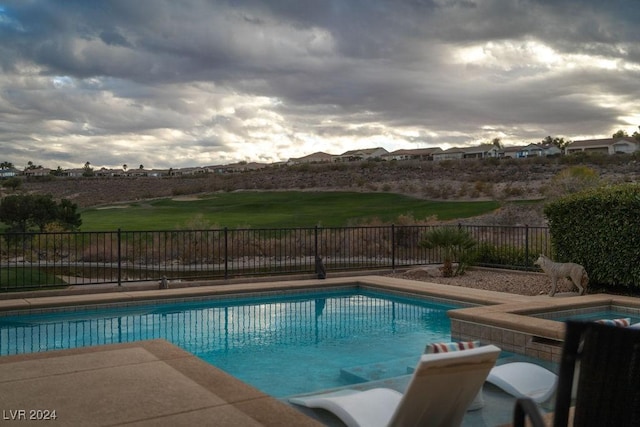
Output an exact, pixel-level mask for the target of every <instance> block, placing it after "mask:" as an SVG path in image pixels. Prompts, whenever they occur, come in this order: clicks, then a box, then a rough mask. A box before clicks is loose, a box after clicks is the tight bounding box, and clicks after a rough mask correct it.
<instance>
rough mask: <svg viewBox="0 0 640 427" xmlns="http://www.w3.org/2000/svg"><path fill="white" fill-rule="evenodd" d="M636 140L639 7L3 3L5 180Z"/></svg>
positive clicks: (0, 140) (0, 95) (429, 0)
mask: <svg viewBox="0 0 640 427" xmlns="http://www.w3.org/2000/svg"><path fill="white" fill-rule="evenodd" d="M638 125H640V5H639V4H638V1H637V0H609V1H602V0H593V1H561V0H539V1H533V0H317V1H311V0H226V1H216V0H135V1H134V0H101V1H97V0H0V161H9V162H12V163H13V164H14V165H15V166H17V167H19V168H22V167H24V166H25V165H26V164H27V162H28V161H32V162H33V163H36V164H42V165H43V166H46V167H51V168H55V167H57V166H61V167H63V168H71V167H82V166H83V165H84V164H85V162H90V163H91V164H92V165H93V166H94V167H101V166H106V167H121V166H122V165H123V164H127V165H128V166H129V167H136V168H137V167H138V166H139V165H141V164H142V165H144V166H145V167H146V168H149V169H151V168H169V167H173V168H178V167H188V166H204V165H215V164H225V163H232V162H236V161H241V160H246V161H260V162H272V161H279V160H287V159H289V158H291V157H300V156H303V155H306V154H310V153H313V152H316V151H324V152H327V153H331V154H341V153H342V152H344V151H346V150H349V149H355V148H366V147H377V146H382V147H384V148H386V149H387V150H389V151H392V150H396V149H400V148H422V147H433V146H439V147H442V148H448V147H451V146H463V145H474V144H478V143H482V142H489V141H490V140H491V139H493V138H496V137H498V138H501V140H502V142H503V143H504V144H505V145H519V144H523V143H529V142H538V141H540V140H542V139H543V138H544V137H545V136H547V135H550V136H554V137H556V136H560V137H564V138H565V139H570V140H576V139H585V138H599V137H610V136H611V134H612V133H613V132H615V131H616V130H618V129H623V130H625V131H627V132H628V133H629V134H632V133H633V132H634V131H636V130H638Z"/></svg>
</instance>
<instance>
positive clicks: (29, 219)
mask: <svg viewBox="0 0 640 427" xmlns="http://www.w3.org/2000/svg"><path fill="white" fill-rule="evenodd" d="M77 208H78V207H77V205H76V204H74V203H71V202H70V201H69V200H67V199H62V200H61V201H60V203H56V202H55V201H54V200H53V198H52V196H51V195H41V194H25V195H12V196H7V197H5V198H4V199H3V200H2V203H0V221H2V222H4V223H5V224H6V225H7V226H8V229H7V231H10V232H26V231H29V230H30V229H32V228H34V227H36V228H37V229H38V230H39V231H40V232H43V231H44V230H45V229H46V227H47V226H48V225H50V224H59V225H60V226H61V227H62V228H63V229H65V230H73V229H76V228H78V227H80V225H82V219H81V218H80V214H79V213H77Z"/></svg>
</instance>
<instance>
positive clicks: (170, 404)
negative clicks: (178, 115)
mask: <svg viewBox="0 0 640 427" xmlns="http://www.w3.org/2000/svg"><path fill="white" fill-rule="evenodd" d="M203 285H204V284H203ZM353 285H358V286H362V287H367V288H374V289H388V290H392V291H396V292H406V293H410V294H418V295H423V296H428V297H432V298H438V299H445V300H453V301H461V302H464V303H467V304H469V305H470V307H469V308H464V309H459V310H453V311H451V312H450V318H451V323H452V335H453V337H454V338H455V339H470V338H473V339H480V340H481V341H482V342H483V343H493V344H496V345H498V346H499V347H501V348H503V349H504V350H507V351H514V349H517V350H522V353H523V354H527V355H534V357H540V358H543V359H545V358H546V360H553V359H555V357H556V356H557V355H559V352H560V344H561V341H562V337H563V334H564V327H563V324H562V323H560V322H557V321H553V320H550V319H544V318H539V317H530V315H531V314H539V313H548V312H555V311H570V310H573V309H576V308H577V309H580V308H588V307H594V306H609V307H610V306H617V305H620V306H629V307H634V308H640V301H638V299H637V298H632V297H619V296H612V295H606V294H594V295H586V296H581V297H577V296H575V297H573V296H568V297H566V296H565V297H556V298H550V297H548V296H546V295H544V296H535V297H528V296H522V295H514V294H506V293H500V292H492V291H484V290H477V289H469V288H461V287H454V286H448V285H439V284H431V283H424V282H415V281H410V280H405V279H398V278H389V277H382V276H357V277H341V278H329V279H325V280H291V281H278V282H255V283H235V284H215V285H211V286H190V287H182V288H171V289H162V290H158V289H155V290H138V289H135V288H129V289H127V288H117V289H114V290H115V291H113V292H106V291H105V292H101V293H89V292H87V291H82V292H74V291H71V292H67V293H65V292H64V291H55V292H52V291H47V292H30V293H25V294H11V295H3V296H0V298H5V299H0V312H25V313H26V312H37V311H39V310H51V309H56V308H59V307H69V306H86V305H98V306H104V307H106V306H109V305H112V304H130V303H131V304H133V303H136V302H139V301H143V300H165V299H179V298H204V297H207V296H214V295H216V296H219V295H235V294H239V293H241V294H242V293H244V294H252V293H258V292H264V291H272V292H282V291H292V290H308V289H317V288H325V287H339V286H353ZM523 316H526V317H523ZM524 319H526V321H523V320H524ZM32 410H33V411H38V410H42V411H47V410H48V411H52V410H55V411H56V417H57V419H56V420H55V422H56V423H57V424H59V425H154V426H155V425H172V426H174V425H194V424H205V425H206V424H215V425H220V426H225V425H229V426H231V425H233V426H237V425H243V426H245V425H247V426H251V425H255V426H260V425H262V426H282V425H296V426H306V425H309V426H314V425H322V424H320V423H318V421H316V420H314V419H312V418H310V417H307V416H306V415H304V414H303V413H302V412H301V411H298V410H297V409H295V408H293V407H291V406H290V405H287V404H286V403H283V402H281V401H279V400H277V399H275V398H272V397H270V396H268V395H266V394H264V393H262V392H260V391H258V390H256V389H255V388H253V387H251V386H249V385H247V384H245V383H243V382H241V381H239V380H237V379H235V378H234V377H232V376H230V375H228V374H226V373H224V372H222V371H220V370H218V369H217V368H215V367H213V366H211V365H209V364H207V363H205V362H203V361H201V360H200V359H198V358H197V357H195V356H193V355H191V354H190V353H188V352H185V351H183V350H181V349H179V348H177V347H175V346H173V345H172V344H170V343H168V342H166V341H163V340H153V341H140V342H134V343H128V344H113V345H104V346H97V347H86V348H79V349H73V350H62V351H51V352H43V353H33V354H24V355H13V356H4V357H0V416H1V417H2V423H3V424H4V423H7V424H8V425H9V424H11V423H21V424H22V423H24V422H25V421H24V420H23V419H20V418H21V417H23V416H24V417H27V419H28V418H29V416H30V415H36V416H43V415H46V412H34V413H33V414H30V411H32ZM20 411H25V412H24V413H23V412H20ZM23 414H24V415H23ZM33 422H41V421H33Z"/></svg>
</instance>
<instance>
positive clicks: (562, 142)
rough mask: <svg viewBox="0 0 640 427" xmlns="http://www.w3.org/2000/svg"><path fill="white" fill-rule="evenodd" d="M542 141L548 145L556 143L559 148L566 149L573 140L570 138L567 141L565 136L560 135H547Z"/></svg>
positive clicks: (544, 144)
mask: <svg viewBox="0 0 640 427" xmlns="http://www.w3.org/2000/svg"><path fill="white" fill-rule="evenodd" d="M540 143H541V144H542V145H543V146H546V147H548V146H551V145H555V146H556V147H558V148H559V149H561V150H564V149H565V147H566V146H567V145H569V144H571V141H569V140H566V141H565V140H564V138H558V137H555V138H552V137H551V136H547V137H545V138H544V139H543V140H542V141H540Z"/></svg>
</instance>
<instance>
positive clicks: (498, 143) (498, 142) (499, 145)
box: [491, 137, 502, 150]
mask: <svg viewBox="0 0 640 427" xmlns="http://www.w3.org/2000/svg"><path fill="white" fill-rule="evenodd" d="M491 144H493V146H494V147H496V148H497V149H498V150H502V140H500V138H497V137H496V138H493V139H492V140H491Z"/></svg>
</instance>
